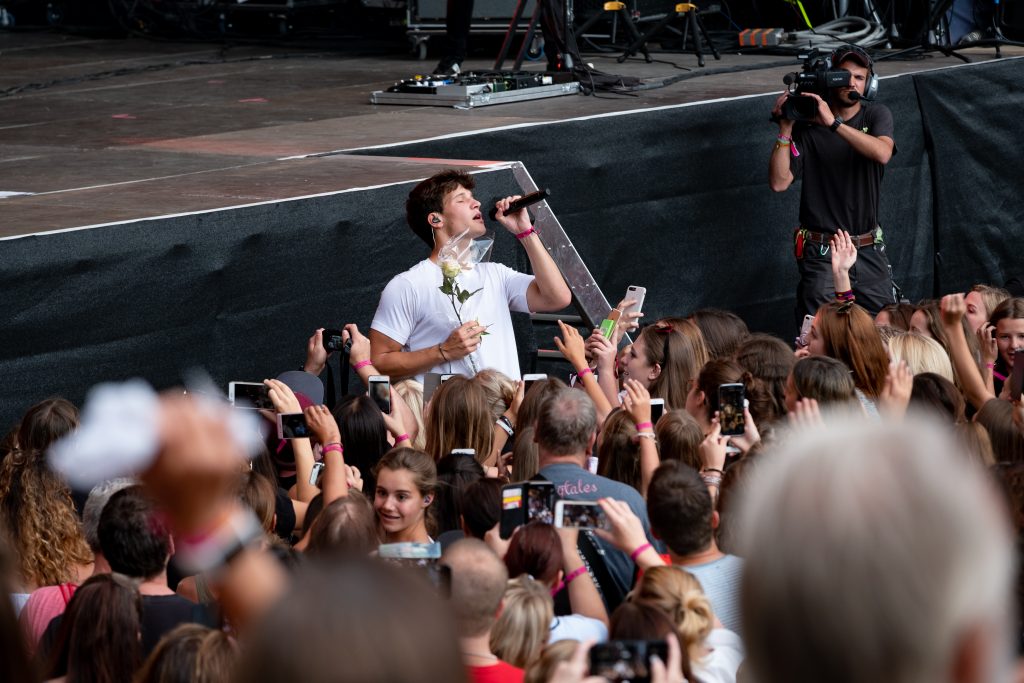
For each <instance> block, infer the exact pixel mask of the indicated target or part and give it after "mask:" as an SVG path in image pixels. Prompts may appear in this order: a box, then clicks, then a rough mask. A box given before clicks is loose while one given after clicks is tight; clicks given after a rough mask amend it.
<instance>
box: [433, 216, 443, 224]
mask: <svg viewBox="0 0 1024 683" xmlns="http://www.w3.org/2000/svg"><path fill="white" fill-rule="evenodd" d="M430 222H431V223H433V224H434V225H437V224H438V223H440V222H441V219H440V218H438V217H437V216H431V217H430Z"/></svg>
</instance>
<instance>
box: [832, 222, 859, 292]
mask: <svg viewBox="0 0 1024 683" xmlns="http://www.w3.org/2000/svg"><path fill="white" fill-rule="evenodd" d="M829 246H830V247H831V248H832V279H833V281H834V282H835V290H836V298H839V297H840V295H844V296H843V298H844V300H852V299H853V285H852V284H851V283H850V269H851V268H853V265H854V264H855V263H857V247H856V246H855V245H854V243H853V240H852V239H850V233H848V232H846V231H845V230H840V231H838V232H837V233H836V234H835V235H833V236H832V239H831V240H830V241H829Z"/></svg>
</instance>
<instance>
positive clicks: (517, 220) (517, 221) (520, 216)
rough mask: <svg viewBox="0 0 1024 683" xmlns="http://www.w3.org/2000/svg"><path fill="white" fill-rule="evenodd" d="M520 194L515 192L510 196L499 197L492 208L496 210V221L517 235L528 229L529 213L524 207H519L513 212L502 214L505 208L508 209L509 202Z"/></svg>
mask: <svg viewBox="0 0 1024 683" xmlns="http://www.w3.org/2000/svg"><path fill="white" fill-rule="evenodd" d="M520 196H521V195H518V194H517V195H512V196H511V197H505V198H504V199H499V200H498V201H497V202H496V203H495V204H494V208H496V209H497V210H498V217H497V220H498V222H499V223H501V224H502V226H504V228H505V229H506V230H508V231H509V232H510V233H512V234H513V235H518V234H519V233H521V232H525V231H527V230H529V229H530V227H531V223H530V214H529V213H527V211H526V209H519V210H518V211H516V212H514V213H511V214H508V215H504V212H505V210H506V209H508V206H509V204H511V203H512V202H514V201H515V200H517V199H519V197H520Z"/></svg>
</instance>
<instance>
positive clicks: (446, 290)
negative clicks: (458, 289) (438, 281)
mask: <svg viewBox="0 0 1024 683" xmlns="http://www.w3.org/2000/svg"><path fill="white" fill-rule="evenodd" d="M438 289H440V290H441V293H442V294H447V295H448V296H453V295H454V294H455V292H453V291H452V281H451V280H445V281H444V283H443V284H442V285H441V286H440V287H438Z"/></svg>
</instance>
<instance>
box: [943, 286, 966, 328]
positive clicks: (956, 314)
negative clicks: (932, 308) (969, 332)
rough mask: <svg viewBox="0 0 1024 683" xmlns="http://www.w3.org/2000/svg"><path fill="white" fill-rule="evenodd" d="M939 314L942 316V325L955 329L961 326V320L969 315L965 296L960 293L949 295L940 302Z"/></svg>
mask: <svg viewBox="0 0 1024 683" xmlns="http://www.w3.org/2000/svg"><path fill="white" fill-rule="evenodd" d="M939 312H940V313H941V314H942V324H943V325H946V326H947V327H953V326H956V325H959V324H960V320H961V319H963V317H964V316H965V315H967V302H966V301H964V295H963V294H960V293H956V294H947V295H946V296H944V297H942V301H940V302H939Z"/></svg>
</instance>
